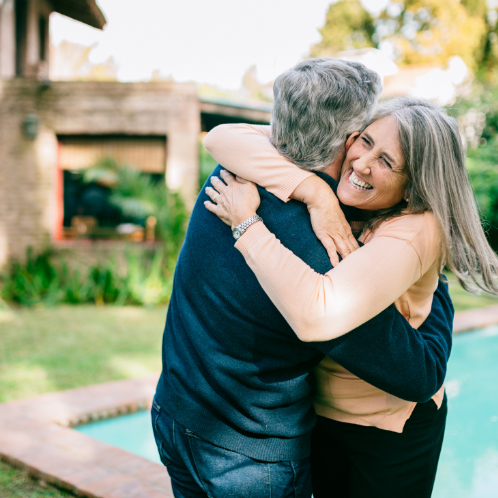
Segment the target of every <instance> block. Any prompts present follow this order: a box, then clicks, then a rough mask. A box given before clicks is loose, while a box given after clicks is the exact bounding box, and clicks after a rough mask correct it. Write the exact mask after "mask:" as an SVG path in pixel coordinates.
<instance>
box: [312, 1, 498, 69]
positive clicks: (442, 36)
mask: <svg viewBox="0 0 498 498" xmlns="http://www.w3.org/2000/svg"><path fill="white" fill-rule="evenodd" d="M488 5H489V7H488ZM496 7H498V4H497V5H494V4H493V3H492V2H488V3H486V0H462V2H458V1H456V0H402V1H396V2H390V3H389V4H388V6H387V7H386V8H385V9H384V10H383V11H382V12H381V13H380V14H378V15H377V16H375V17H372V16H371V14H369V13H368V12H367V10H366V9H365V8H364V7H363V6H362V5H361V3H360V2H359V0H339V1H338V2H336V3H333V4H332V5H331V6H330V8H329V11H328V13H327V17H326V21H325V24H324V26H323V28H322V29H321V30H320V33H321V35H322V40H321V42H320V43H318V44H317V45H315V46H314V47H312V49H311V56H313V57H320V56H331V55H334V54H336V53H337V52H338V51H341V50H347V49H352V48H365V47H382V46H383V44H384V45H385V44H388V45H389V46H390V47H391V48H392V49H393V51H394V53H395V56H396V59H397V62H400V63H404V64H420V63H437V64H441V65H444V64H446V63H447V62H448V60H449V59H450V58H451V57H452V56H456V55H458V56H460V57H462V59H463V60H464V61H465V62H466V63H467V65H468V66H469V67H470V68H471V69H472V70H473V71H475V72H477V73H479V74H481V75H482V74H489V73H490V72H493V71H494V70H495V68H496V67H497V65H498V64H497V63H498V45H497V38H498V36H497V33H498V31H497V19H498V13H497V10H496Z"/></svg>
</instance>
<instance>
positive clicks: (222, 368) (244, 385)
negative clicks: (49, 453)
mask: <svg viewBox="0 0 498 498" xmlns="http://www.w3.org/2000/svg"><path fill="white" fill-rule="evenodd" d="M219 173H220V167H218V168H217V169H216V170H215V171H214V173H213V174H216V175H218V176H219ZM320 176H322V178H324V179H325V180H326V181H327V182H328V183H329V185H330V186H331V188H333V189H334V190H335V188H336V186H337V184H336V182H335V181H334V180H333V179H332V178H330V177H328V176H326V175H320ZM260 194H261V205H260V208H259V210H258V214H260V215H261V216H262V217H263V219H264V220H265V224H266V225H267V226H268V228H269V229H270V231H272V232H274V233H275V234H276V236H277V237H278V238H279V239H280V240H281V241H282V243H283V244H284V245H285V246H286V247H288V248H289V249H291V250H292V251H293V252H294V253H295V254H296V255H297V256H299V257H300V258H302V259H303V260H304V261H305V262H306V263H307V264H308V265H310V266H311V267H312V268H314V269H315V270H316V271H318V272H320V273H322V274H323V273H326V272H327V271H328V270H330V269H331V266H330V261H329V259H328V257H327V253H326V251H325V249H324V248H323V247H322V245H321V243H320V242H319V241H318V239H317V238H316V237H315V235H314V233H313V230H312V227H311V223H310V218H309V214H308V211H307V209H306V206H305V205H304V204H302V203H299V202H296V201H289V202H288V203H287V204H285V203H283V202H282V201H280V200H279V199H277V198H276V197H275V196H273V195H272V194H270V193H268V192H267V191H265V190H264V189H260ZM207 199H208V198H207V196H206V195H205V194H204V193H203V192H202V193H201V194H200V195H199V198H198V199H197V203H196V205H195V207H194V210H193V212H192V217H191V219H190V224H189V227H188V231H187V236H186V239H185V243H184V245H183V248H182V251H181V254H180V257H179V259H178V264H177V267H176V273H175V279H174V285H173V293H172V297H171V301H170V305H169V309H168V314H167V320H166V327H165V331H164V338H163V371H162V375H161V378H160V380H159V384H158V386H157V392H156V397H157V401H158V402H159V404H161V406H162V407H163V408H164V409H166V410H167V411H168V412H169V413H170V415H171V416H172V417H173V418H175V419H176V420H178V421H179V422H180V423H181V424H182V425H184V426H185V427H187V428H188V429H190V430H192V431H193V432H195V433H196V434H197V435H199V436H200V437H203V438H205V439H206V440H208V441H210V442H212V443H213V444H216V445H218V446H221V447H224V448H227V449H229V450H232V451H236V452H238V453H241V454H244V455H247V456H249V457H252V458H255V459H258V460H262V461H268V462H274V461H289V460H298V459H302V458H305V457H306V456H308V455H309V451H310V450H309V440H310V433H311V430H312V428H313V426H314V424H315V420H316V419H315V414H314V410H313V407H312V400H313V387H314V386H313V376H312V375H310V372H311V371H312V369H313V367H315V365H317V364H318V363H319V362H320V360H321V359H322V358H323V357H324V355H328V356H330V357H331V358H333V359H334V360H335V361H337V362H338V363H339V364H341V365H342V366H344V367H345V368H347V369H348V370H349V371H351V372H352V373H354V374H355V375H358V376H359V377H361V378H362V379H364V380H365V381H367V382H370V383H371V384H373V385H374V386H376V387H378V388H380V389H383V390H385V391H387V392H389V393H391V394H393V395H395V396H398V397H400V398H403V399H407V400H411V401H417V402H421V401H426V400H428V399H430V398H431V396H432V395H434V394H435V393H436V392H437V391H438V389H439V388H440V387H441V385H442V383H443V381H444V377H445V374H446V362H447V359H448V356H449V353H450V349H451V331H452V323H453V307H452V304H451V300H450V298H449V294H448V291H447V289H446V286H445V285H444V284H442V283H441V284H440V285H439V287H438V290H437V291H436V293H435V298H434V302H433V306H432V312H431V315H430V316H429V318H428V319H427V320H426V322H425V323H424V324H423V325H422V326H421V327H420V329H419V330H418V331H417V330H414V329H413V328H412V327H411V326H410V325H409V324H408V322H407V321H406V320H405V319H404V318H403V317H402V315H401V314H400V313H398V312H397V310H396V309H395V307H394V306H393V305H392V306H390V307H389V308H388V309H387V310H385V311H383V312H382V313H380V314H379V315H378V316H376V317H375V318H373V319H372V320H370V321H369V322H367V323H365V324H364V325H362V326H361V327H359V328H358V329H355V330H354V331H352V332H350V333H348V334H346V335H344V336H342V337H340V338H338V339H335V340H333V341H328V342H323V343H303V342H301V341H300V340H299V339H298V338H297V337H296V335H295V334H294V332H293V331H292V329H291V328H290V327H289V325H288V324H287V322H286V321H285V320H284V318H283V317H282V315H281V314H280V313H279V311H278V310H277V309H276V308H275V306H274V305H273V303H272V302H271V301H270V299H269V298H268V296H267V295H266V294H265V292H264V291H263V289H262V288H261V286H260V285H259V283H258V281H257V279H256V277H255V276H254V274H253V273H252V271H251V270H250V268H249V267H248V266H247V264H246V262H245V260H244V258H243V257H242V255H241V254H240V253H239V252H238V251H237V250H236V249H234V247H233V246H234V240H233V238H232V234H231V231H230V229H229V227H227V226H226V225H225V224H223V223H222V222H221V221H220V220H219V219H218V218H217V217H216V216H215V215H214V214H212V213H210V212H209V211H207V209H206V208H205V207H204V205H203V203H204V201H205V200H207ZM372 264H375V263H374V262H373V263H372ZM366 278H368V276H366Z"/></svg>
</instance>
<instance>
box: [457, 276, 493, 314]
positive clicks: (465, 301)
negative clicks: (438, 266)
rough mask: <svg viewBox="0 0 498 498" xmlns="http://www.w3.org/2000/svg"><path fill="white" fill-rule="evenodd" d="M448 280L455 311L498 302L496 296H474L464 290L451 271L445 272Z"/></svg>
mask: <svg viewBox="0 0 498 498" xmlns="http://www.w3.org/2000/svg"><path fill="white" fill-rule="evenodd" d="M447 277H448V281H449V284H450V294H451V299H452V300H453V305H454V306H455V311H464V310H468V309H471V308H482V307H484V306H491V305H493V304H498V297H494V296H491V295H489V294H481V295H480V296H474V295H472V294H469V293H468V292H466V291H464V290H463V289H462V287H461V285H460V284H459V283H458V280H457V279H456V277H455V276H454V275H453V274H452V273H447Z"/></svg>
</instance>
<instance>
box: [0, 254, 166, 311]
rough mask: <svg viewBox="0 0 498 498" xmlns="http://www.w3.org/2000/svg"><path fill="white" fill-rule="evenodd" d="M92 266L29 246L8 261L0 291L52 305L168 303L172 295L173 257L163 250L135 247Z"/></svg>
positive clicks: (21, 302) (9, 297) (13, 298)
mask: <svg viewBox="0 0 498 498" xmlns="http://www.w3.org/2000/svg"><path fill="white" fill-rule="evenodd" d="M118 259H119V258H118V256H117V255H115V256H114V257H113V258H110V259H109V260H107V261H105V262H100V263H96V264H91V265H86V266H82V265H79V266H77V265H75V264H69V261H68V259H67V257H63V256H61V255H60V254H57V253H56V252H55V251H54V250H53V249H46V250H44V251H42V252H41V253H40V254H38V255H34V254H33V252H32V251H31V250H29V251H28V254H27V257H26V260H25V261H24V262H20V261H13V262H12V263H11V265H10V267H9V268H8V269H7V270H6V271H5V272H4V274H3V276H2V278H1V279H0V295H1V298H3V299H5V300H6V301H10V302H13V303H16V304H18V305H21V306H35V305H45V306H52V305H55V304H62V303H67V304H81V303H92V302H93V303H96V304H114V305H124V304H137V305H148V306H150V305H157V304H162V303H167V302H168V301H169V298H170V296H171V289H172V285H173V272H174V264H175V258H172V257H168V255H167V253H166V251H165V249H164V248H163V247H161V248H155V249H145V248H143V249H141V250H138V249H136V248H135V249H134V250H128V251H126V252H125V257H124V258H121V259H124V260H125V263H124V264H123V263H121V262H120V264H118Z"/></svg>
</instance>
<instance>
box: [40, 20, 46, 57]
mask: <svg viewBox="0 0 498 498" xmlns="http://www.w3.org/2000/svg"><path fill="white" fill-rule="evenodd" d="M38 34H39V37H40V40H39V43H40V60H41V61H45V60H47V19H46V18H45V17H43V16H40V19H39V20H38Z"/></svg>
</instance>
